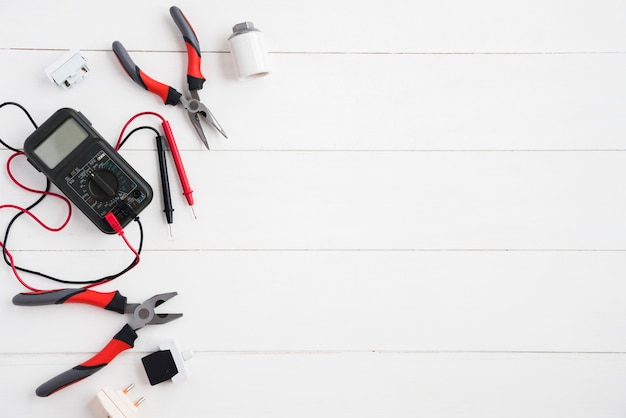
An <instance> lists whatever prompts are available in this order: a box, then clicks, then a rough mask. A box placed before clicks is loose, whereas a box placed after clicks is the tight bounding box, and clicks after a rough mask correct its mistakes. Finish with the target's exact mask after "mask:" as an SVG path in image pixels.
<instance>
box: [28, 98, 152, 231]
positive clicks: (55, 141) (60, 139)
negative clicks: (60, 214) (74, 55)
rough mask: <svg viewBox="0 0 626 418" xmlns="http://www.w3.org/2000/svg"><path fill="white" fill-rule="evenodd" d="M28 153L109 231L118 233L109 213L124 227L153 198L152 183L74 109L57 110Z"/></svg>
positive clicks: (31, 140)
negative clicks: (108, 216)
mask: <svg viewBox="0 0 626 418" xmlns="http://www.w3.org/2000/svg"><path fill="white" fill-rule="evenodd" d="M24 153H25V154H26V157H27V158H28V161H29V162H30V163H31V164H32V165H33V166H34V167H35V168H36V169H37V170H39V171H41V172H42V173H44V174H45V175H46V177H48V178H49V179H50V181H51V182H52V183H53V184H54V185H55V186H57V187H58V188H59V190H61V191H62V192H63V193H64V194H65V195H66V196H67V197H68V198H69V199H70V200H71V201H72V203H74V205H76V207H78V209H80V210H81V211H82V212H83V213H84V214H85V215H86V216H87V217H88V218H89V219H90V220H91V221H92V222H93V223H94V224H95V225H96V226H97V227H98V228H99V229H100V230H101V231H102V232H105V233H107V234H112V233H114V232H115V231H114V230H113V229H112V228H111V226H110V225H109V223H108V222H107V221H106V220H105V219H104V216H105V215H106V214H107V213H109V212H113V214H114V215H115V217H116V218H117V219H118V221H119V222H120V224H121V225H122V227H124V226H126V225H127V224H128V223H129V222H130V221H131V220H132V219H133V218H135V217H136V216H137V214H139V212H141V211H142V210H143V209H144V208H145V207H146V206H147V205H148V204H149V203H150V201H151V200H152V195H153V193H152V188H151V187H150V185H149V184H148V183H147V182H146V181H145V180H144V179H143V178H142V177H141V176H140V175H139V174H138V173H137V172H136V171H135V170H134V169H133V168H132V167H131V166H130V165H129V164H128V163H127V162H126V160H124V159H123V158H122V156H121V155H120V154H119V153H118V152H117V151H115V149H113V147H112V146H111V145H110V144H109V143H108V142H107V141H106V140H104V138H102V136H100V134H99V133H98V132H96V130H95V129H93V127H92V126H91V123H90V122H89V120H87V118H85V116H83V114H82V113H80V112H77V111H76V110H74V109H70V108H63V109H59V110H57V111H56V112H55V113H54V114H53V115H52V116H51V117H50V118H49V119H48V120H46V121H45V122H44V123H43V124H42V125H41V126H40V127H39V128H37V129H36V130H35V132H33V133H32V134H31V135H30V136H29V137H28V138H26V141H25V142H24Z"/></svg>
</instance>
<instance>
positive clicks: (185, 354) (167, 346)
mask: <svg viewBox="0 0 626 418" xmlns="http://www.w3.org/2000/svg"><path fill="white" fill-rule="evenodd" d="M159 349H161V350H170V352H171V353H172V358H173V359H174V363H175V364H176V368H177V369H178V373H177V374H176V375H175V376H174V377H172V382H173V383H179V382H182V381H183V380H185V379H187V378H189V377H191V370H190V369H189V367H187V364H186V362H187V361H189V360H191V359H192V358H193V352H192V351H183V350H182V349H181V347H180V344H178V341H176V340H170V341H166V342H164V343H161V344H159Z"/></svg>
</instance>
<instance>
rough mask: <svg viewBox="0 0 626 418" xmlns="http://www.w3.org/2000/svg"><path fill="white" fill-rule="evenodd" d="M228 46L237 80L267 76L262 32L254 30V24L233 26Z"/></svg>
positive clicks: (266, 56)
mask: <svg viewBox="0 0 626 418" xmlns="http://www.w3.org/2000/svg"><path fill="white" fill-rule="evenodd" d="M228 45H229V47H230V54H231V56H232V58H233V64H234V65H235V73H236V75H237V78H238V79H239V80H250V79H254V78H258V77H262V76H265V75H267V74H269V72H270V66H269V62H268V54H267V50H266V48H265V40H264V38H263V32H261V31H260V30H258V29H257V28H255V27H254V23H252V22H243V23H238V24H236V25H235V26H233V34H232V35H231V36H230V38H228Z"/></svg>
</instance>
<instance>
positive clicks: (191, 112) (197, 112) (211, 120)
mask: <svg viewBox="0 0 626 418" xmlns="http://www.w3.org/2000/svg"><path fill="white" fill-rule="evenodd" d="M190 95H191V99H187V98H186V97H184V96H181V98H180V103H181V104H182V105H183V107H184V108H185V110H186V111H187V116H188V117H189V120H190V121H191V124H192V125H193V127H194V128H195V130H196V132H197V133H198V136H199V137H200V139H201V140H202V143H203V144H204V146H205V147H206V148H207V149H209V143H208V141H207V139H206V135H205V134H204V130H203V129H202V125H201V124H200V116H202V117H203V118H204V120H205V121H206V122H207V123H208V124H210V125H211V126H213V127H214V128H215V129H217V131H218V132H219V133H221V134H222V136H224V138H228V136H227V135H226V132H225V131H224V129H223V128H222V126H221V125H220V124H219V122H218V121H217V119H215V116H213V113H211V111H210V110H209V108H208V107H206V106H205V105H204V104H203V103H202V102H201V101H200V98H199V96H198V92H197V91H196V90H191V91H190Z"/></svg>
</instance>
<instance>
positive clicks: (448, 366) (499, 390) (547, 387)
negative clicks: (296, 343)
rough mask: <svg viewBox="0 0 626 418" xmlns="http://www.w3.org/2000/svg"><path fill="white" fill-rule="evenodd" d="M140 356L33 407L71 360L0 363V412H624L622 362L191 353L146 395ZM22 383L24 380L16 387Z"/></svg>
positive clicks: (613, 358)
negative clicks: (112, 402) (112, 391)
mask: <svg viewBox="0 0 626 418" xmlns="http://www.w3.org/2000/svg"><path fill="white" fill-rule="evenodd" d="M142 355H143V354H138V353H134V354H124V355H123V357H122V358H120V359H118V360H117V361H118V363H117V364H116V365H114V364H111V365H109V366H108V367H107V368H105V369H103V370H102V371H100V372H98V373H97V374H96V375H94V376H92V377H90V378H89V379H87V380H84V381H82V382H80V383H78V384H77V385H74V386H72V387H69V388H67V389H64V390H63V391H61V392H59V393H57V394H54V395H52V396H51V397H49V398H47V399H45V400H43V399H36V398H35V395H34V393H33V390H34V387H36V386H37V385H38V382H39V380H40V379H42V378H44V379H45V378H46V377H48V376H49V375H50V374H54V373H55V372H57V371H58V370H59V367H61V368H62V367H63V364H67V362H69V363H70V364H72V363H74V362H76V361H78V360H79V357H77V356H75V355H71V356H67V355H64V356H61V355H54V356H50V355H34V356H33V355H24V356H20V357H15V356H0V371H1V372H2V375H3V376H4V377H5V379H6V380H7V381H9V382H11V383H12V384H10V385H6V387H5V389H4V390H3V391H2V393H1V394H0V412H1V413H3V414H18V415H19V416H20V417H26V418H31V417H32V418H35V417H41V416H44V415H50V413H51V411H63V416H64V417H67V418H74V417H76V418H78V417H81V418H82V417H85V416H98V415H97V414H96V405H97V404H96V403H95V396H96V393H97V392H98V391H99V390H100V389H101V388H102V387H103V386H112V387H115V388H120V389H121V388H124V387H126V386H127V384H128V383H129V382H134V383H135V384H136V388H135V389H133V391H131V392H130V393H129V398H130V399H131V400H132V401H135V400H137V399H138V398H139V397H140V396H145V397H146V401H145V402H144V404H143V405H142V406H141V407H140V409H139V411H138V413H139V414H140V415H141V416H149V417H154V418H159V417H163V418H166V417H173V416H233V417H243V416H252V415H254V416H256V417H293V416H299V417H319V416H325V415H341V416H359V417H380V416H383V415H388V414H391V415H393V416H394V417H407V418H408V417H415V416H420V415H424V416H429V417H450V416H464V417H481V418H482V417H494V418H495V417H502V416H503V415H504V416H507V417H513V418H516V417H520V418H521V417H528V416H534V417H553V416H568V417H573V418H578V417H580V418H583V417H589V416H594V417H619V416H622V415H623V414H624V413H625V412H626V408H625V407H624V402H623V396H622V394H623V391H624V388H625V387H626V381H625V378H624V376H626V369H625V366H624V364H625V362H624V355H623V354H620V355H610V356H598V355H580V354H568V355H549V354H499V353H483V354H468V353H449V354H446V353H422V354H415V353H301V354H298V353H289V354H282V355H276V354H274V353H202V352H201V353H197V354H196V357H195V358H194V359H192V360H191V362H190V368H191V370H192V373H194V375H193V376H192V377H191V378H190V379H189V380H186V381H184V382H181V383H179V384H172V383H169V382H166V383H162V384H160V385H157V386H149V385H148V382H147V380H146V377H145V373H144V371H143V369H142V368H141V365H140V361H139V359H140V356H142ZM23 376H28V378H24V377H23Z"/></svg>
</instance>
